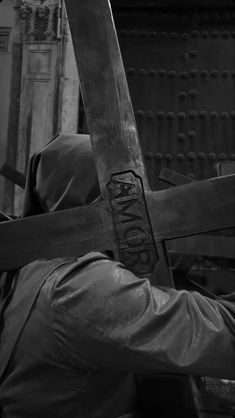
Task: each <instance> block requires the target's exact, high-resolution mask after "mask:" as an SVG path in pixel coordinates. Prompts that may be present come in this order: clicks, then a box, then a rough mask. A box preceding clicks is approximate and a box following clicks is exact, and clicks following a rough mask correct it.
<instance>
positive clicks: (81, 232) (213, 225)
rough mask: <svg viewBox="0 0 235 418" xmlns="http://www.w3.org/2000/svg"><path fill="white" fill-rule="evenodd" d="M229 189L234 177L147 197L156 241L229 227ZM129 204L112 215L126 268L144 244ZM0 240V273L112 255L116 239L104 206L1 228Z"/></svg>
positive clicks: (233, 202) (234, 206)
mask: <svg viewBox="0 0 235 418" xmlns="http://www.w3.org/2000/svg"><path fill="white" fill-rule="evenodd" d="M234 186H235V175H231V176H226V177H217V178H213V179H209V180H202V181H198V182H193V183H189V184H186V185H183V186H179V187H175V188H170V189H166V190H162V191H159V192H148V193H146V203H147V207H148V211H149V216H150V223H151V225H152V229H153V231H154V237H155V239H156V241H157V242H159V241H164V240H170V239H175V238H179V237H186V236H190V235H195V234H200V233H205V232H210V231H215V230H219V229H225V228H232V227H234V226H235V197H234V193H233V190H234V189H235V187H234ZM132 203H133V204H130V205H129V206H128V207H125V208H123V206H120V207H119V208H118V207H117V208H116V209H115V210H116V211H117V213H118V211H119V214H121V215H122V216H123V220H125V221H126V222H125V225H126V228H125V230H124V231H123V233H124V234H126V237H127V240H128V243H129V244H130V248H131V250H132V259H131V257H130V260H129V262H130V263H132V262H133V260H134V261H135V259H136V258H137V256H138V253H137V254H136V253H135V247H134V245H135V244H133V243H134V241H135V240H137V242H141V241H143V242H144V239H145V234H144V231H143V230H141V229H138V228H136V229H135V225H136V223H135V213H136V212H135V211H136V207H135V202H132ZM123 209H124V210H123ZM0 236H1V237H2V240H3V245H2V246H1V248H0V271H5V270H9V269H12V268H18V267H21V266H22V265H25V264H27V263H29V262H31V261H33V260H36V259H38V258H53V257H61V256H79V255H81V254H84V253H86V252H88V251H94V250H96V251H97V250H100V251H102V250H107V249H112V248H113V246H114V241H115V239H116V237H115V231H114V229H113V226H112V221H111V214H110V212H109V211H107V210H106V206H105V203H104V202H99V203H96V204H94V205H89V206H84V207H80V208H77V209H71V210H66V211H61V212H55V213H53V214H52V213H51V214H44V215H37V216H33V217H28V218H23V219H18V220H15V221H8V222H2V223H1V224H0ZM13 238H14V239H13ZM131 244H133V245H131ZM139 251H140V252H141V249H140V250H139ZM140 255H141V253H140ZM140 262H141V260H140ZM127 267H128V266H127ZM137 267H140V266H138V263H137Z"/></svg>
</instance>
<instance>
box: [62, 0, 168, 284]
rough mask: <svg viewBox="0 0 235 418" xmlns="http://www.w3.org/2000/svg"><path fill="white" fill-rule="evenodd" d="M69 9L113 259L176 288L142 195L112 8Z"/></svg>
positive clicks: (143, 181)
mask: <svg viewBox="0 0 235 418" xmlns="http://www.w3.org/2000/svg"><path fill="white" fill-rule="evenodd" d="M65 4H66V9H67V13H68V17H69V25H70V30H71V33H72V39H73V44H74V50H75V57H76V62H77V66H78V73H79V79H80V83H81V91H82V96H83V101H84V107H85V113H86V119H87V124H88V128H89V133H90V135H91V142H92V147H93V152H94V156H95V162H96V168H97V174H98V178H99V183H100V189H101V193H102V195H103V198H104V200H105V202H106V207H107V210H109V211H110V212H111V214H112V222H113V225H114V233H115V243H116V250H115V255H116V257H118V258H119V260H121V261H122V262H123V263H124V264H125V265H126V266H127V267H129V268H130V269H131V270H132V271H133V272H135V273H136V274H138V275H139V276H145V277H149V278H151V277H152V272H153V270H154V269H155V266H156V264H157V263H158V266H159V268H161V273H162V276H163V277H165V283H166V284H169V285H173V279H172V276H171V272H170V269H169V263H168V258H167V254H166V252H165V249H164V248H163V247H164V244H162V243H160V242H159V243H158V244H157V243H156V242H155V240H154V234H153V231H152V228H151V224H150V221H149V215H148V210H147V206H146V202H145V198H144V194H145V192H146V191H149V190H150V189H149V185H148V179H147V175H146V172H145V166H144V162H143V158H142V153H141V148H140V144H139V138H138V133H137V128H136V123H135V118H134V112H133V108H132V103H131V99H130V94H129V89H128V84H127V80H126V74H125V70H124V66H123V62H122V58H121V53H120V48H119V44H118V39H117V34H116V30H115V25H114V21H113V17H112V11H111V7H110V2H109V1H108V0H96V2H94V1H93V0H86V1H84V2H78V1H77V0H65ZM101 22H102V24H101ZM143 234H144V236H143ZM130 254H131V255H132V256H131V257H130ZM130 260H131V262H130Z"/></svg>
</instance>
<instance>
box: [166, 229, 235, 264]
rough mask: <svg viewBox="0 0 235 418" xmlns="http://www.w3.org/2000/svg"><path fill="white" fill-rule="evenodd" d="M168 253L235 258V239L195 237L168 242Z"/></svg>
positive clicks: (213, 236)
mask: <svg viewBox="0 0 235 418" xmlns="http://www.w3.org/2000/svg"><path fill="white" fill-rule="evenodd" d="M167 249H168V251H171V252H174V253H178V254H188V255H194V256H205V257H222V258H229V259H234V258H235V237H225V236H221V235H220V236H217V235H195V236H192V237H184V238H177V239H175V240H170V241H168V242H167Z"/></svg>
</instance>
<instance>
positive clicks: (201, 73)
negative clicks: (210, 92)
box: [200, 70, 208, 78]
mask: <svg viewBox="0 0 235 418" xmlns="http://www.w3.org/2000/svg"><path fill="white" fill-rule="evenodd" d="M200 76H201V77H202V78H206V77H207V76H208V71H207V70H202V71H200Z"/></svg>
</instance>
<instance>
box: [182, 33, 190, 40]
mask: <svg viewBox="0 0 235 418" xmlns="http://www.w3.org/2000/svg"><path fill="white" fill-rule="evenodd" d="M181 38H182V39H183V40H184V41H186V40H187V39H188V38H189V34H188V33H182V35H181Z"/></svg>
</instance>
